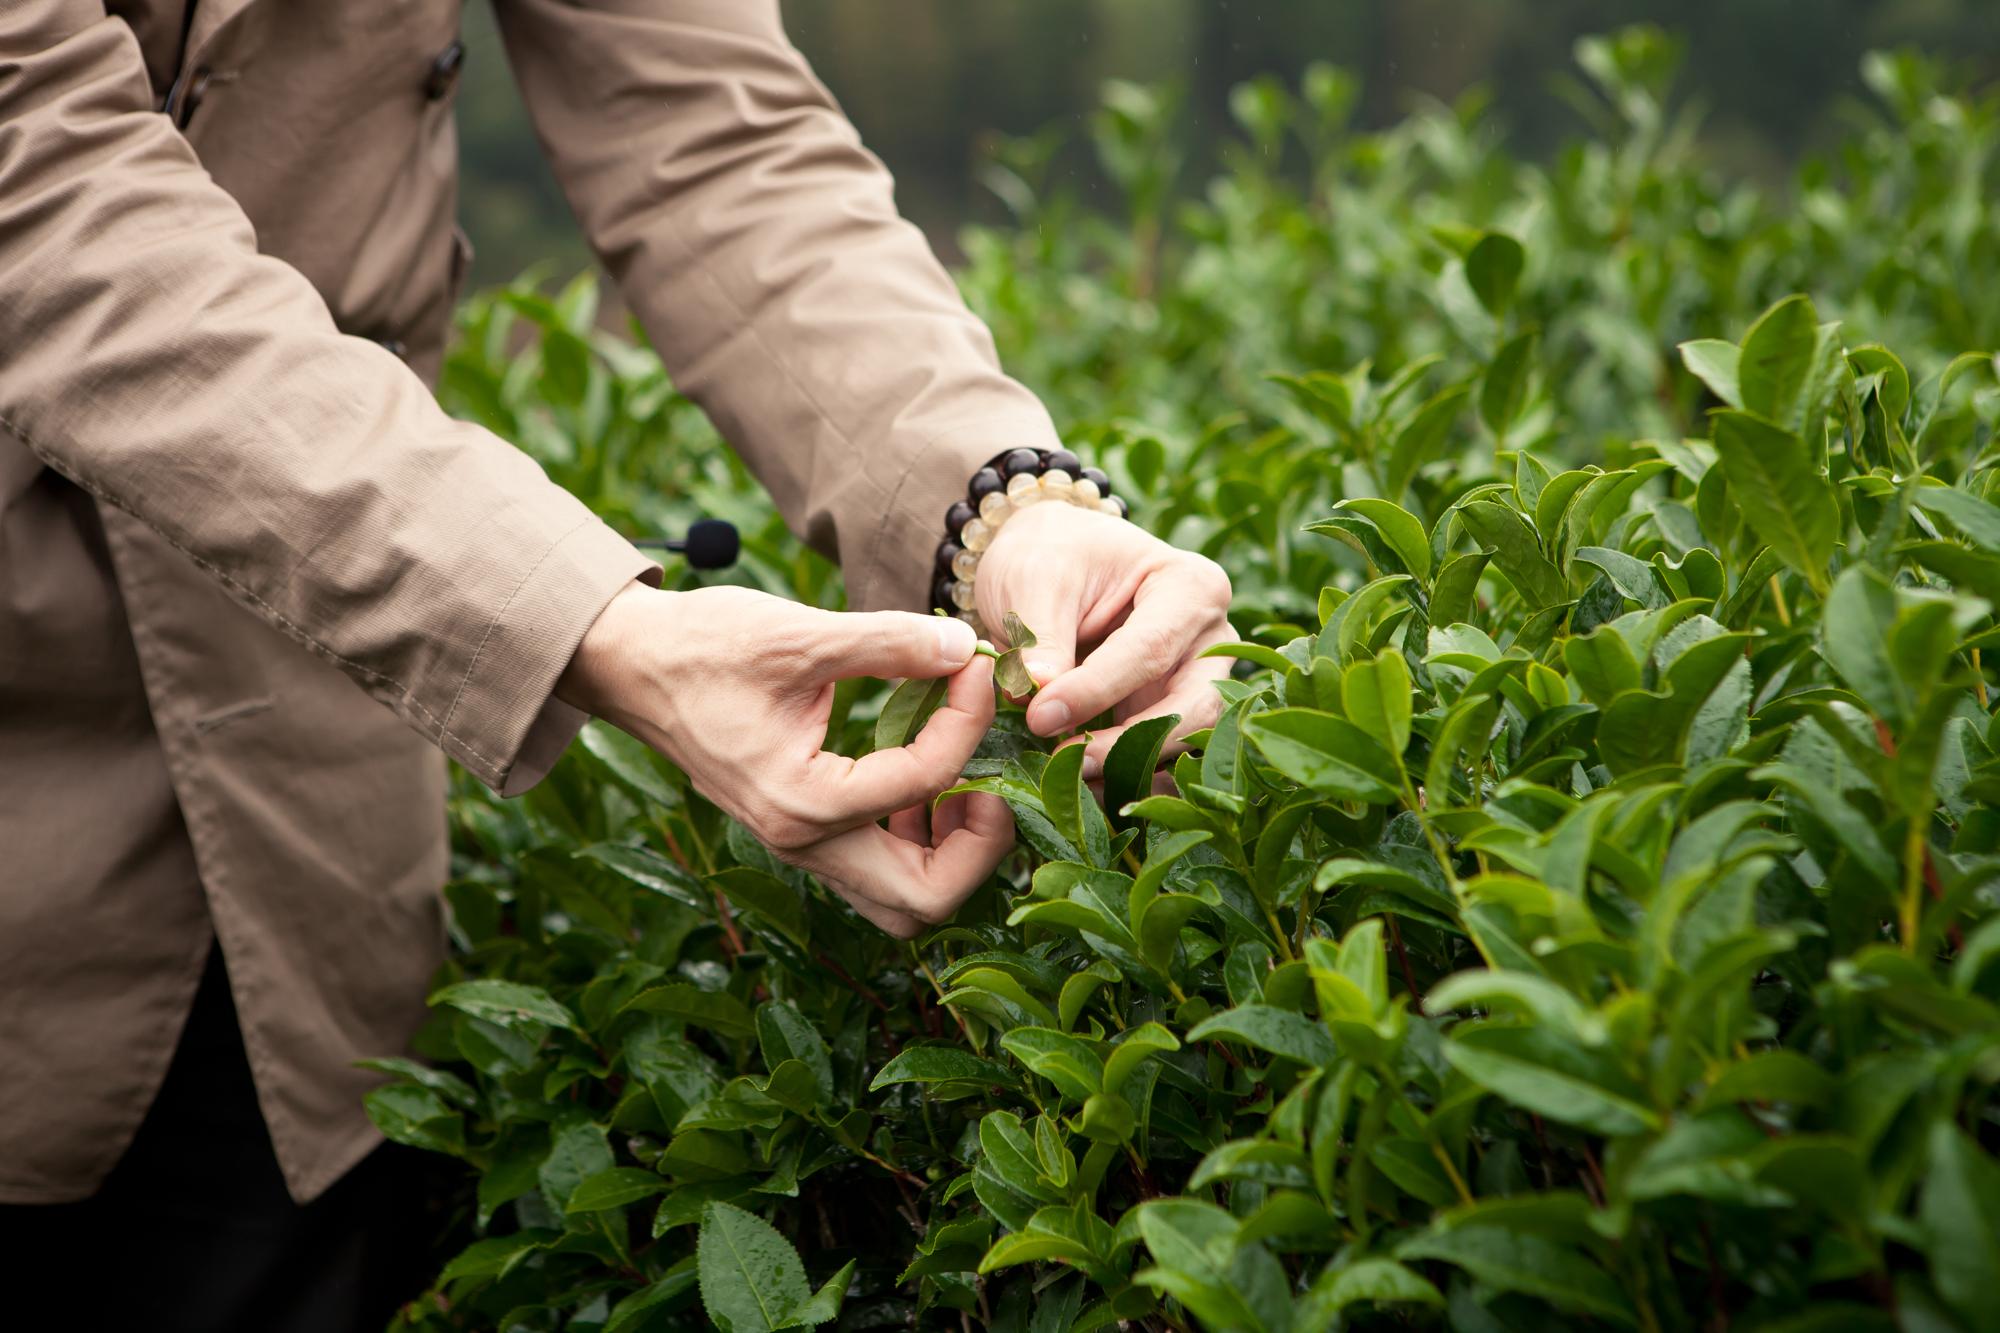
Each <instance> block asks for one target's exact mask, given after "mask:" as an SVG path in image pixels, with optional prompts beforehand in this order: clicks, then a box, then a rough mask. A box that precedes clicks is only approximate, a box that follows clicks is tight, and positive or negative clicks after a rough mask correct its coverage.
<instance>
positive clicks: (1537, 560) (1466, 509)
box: [1458, 500, 1569, 610]
mask: <svg viewBox="0 0 2000 1333" xmlns="http://www.w3.org/2000/svg"><path fill="white" fill-rule="evenodd" d="M1458 517H1459V521H1460V522H1461V523H1463V524H1465V527H1466V530H1467V531H1469V532H1470V533H1471V534H1472V537H1473V540H1475V541H1477V542H1478V543H1479V544H1480V545H1482V546H1486V547H1490V548H1492V551H1493V563H1494V564H1495V565H1497V566H1499V568H1500V572H1501V573H1502V574H1505V575H1506V576H1507V581H1508V582H1509V583H1511V584H1513V585H1514V590H1515V591H1516V592H1518V593H1520V594H1521V600H1522V601H1524V602H1526V603H1527V604H1528V606H1529V607H1530V608H1532V609H1535V610H1539V609H1541V608H1542V607H1545V606H1555V605H1557V604H1558V603H1560V602H1562V601H1564V600H1565V599H1567V598H1568V596H1569V585H1568V584H1567V583H1566V582H1565V581H1564V579H1563V576H1562V571H1561V570H1559V569H1557V568H1556V567H1555V566H1554V565H1552V564H1550V563H1549V558H1548V557H1547V556H1545V555H1543V554H1542V548H1541V543H1540V542H1539V541H1538V540H1537V539H1536V536H1535V529H1534V527H1533V526H1532V525H1531V524H1530V523H1529V522H1528V520H1527V519H1525V518H1523V517H1521V515H1520V514H1518V513H1516V512H1515V511H1514V510H1512V509H1510V508H1509V507H1508V506H1506V505H1504V504H1501V503H1499V502H1498V501H1494V500H1479V501H1475V502H1474V503H1472V504H1468V505H1465V506H1463V507H1461V508H1460V509H1459V511H1458Z"/></svg>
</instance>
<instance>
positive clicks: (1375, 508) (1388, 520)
mask: <svg viewBox="0 0 2000 1333" xmlns="http://www.w3.org/2000/svg"><path fill="white" fill-rule="evenodd" d="M1338 508H1341V509H1345V510H1349V511H1351V512H1353V513H1356V514H1359V515H1361V517H1363V518H1365V519H1367V520H1368V521H1369V522H1370V523H1373V524H1374V525H1375V530H1376V531H1377V532H1379V533H1381V534H1382V541H1383V542H1384V543H1385V544H1386V545H1387V546H1388V547H1389V549H1390V550H1392V551H1394V552H1395V553H1396V555H1397V557H1398V558H1399V559H1401V560H1402V562H1403V568H1402V571H1401V572H1402V573H1405V574H1409V575H1411V576H1412V577H1414V578H1415V579H1417V581H1418V582H1424V581H1426V580H1428V579H1429V578H1430V574H1431V539H1430V537H1429V536H1428V535H1427V534H1426V533H1425V532H1424V525H1423V524H1421V523H1419V522H1418V521H1417V520H1416V516H1415V515H1413V514H1411V513H1410V511H1409V510H1407V509H1405V508H1403V507H1402V506H1401V505H1399V504H1396V503H1394V502H1393V501H1390V500H1378V499H1374V498H1372V497H1363V498H1360V499H1353V500H1342V501H1341V502H1340V504H1339V506H1338ZM1383 572H1384V573H1387V574H1392V573H1396V572H1397V571H1395V570H1384V571H1383Z"/></svg>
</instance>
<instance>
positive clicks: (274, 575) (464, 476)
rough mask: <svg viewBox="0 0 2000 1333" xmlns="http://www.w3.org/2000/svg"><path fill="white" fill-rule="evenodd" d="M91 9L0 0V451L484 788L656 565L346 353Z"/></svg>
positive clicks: (364, 357) (114, 29)
mask: <svg viewBox="0 0 2000 1333" xmlns="http://www.w3.org/2000/svg"><path fill="white" fill-rule="evenodd" d="M151 103H152V95H151V90H150V85H149V83H148V80H147V77H146V73H145V69H144V67H143V64H142V61H141V57H140V52H139V49H138V46H137V43H136V42H135V40H134V38H133V36H132V32H131V30H130V29H129V28H128V27H127V26H126V25H125V24H124V23H123V22H120V21H116V20H113V19H110V18H108V17H107V16H106V13H105V9H104V6H103V3H102V0H4V3H0V448H10V447H15V446H13V445H10V444H8V443H6V441H5V438H4V437H5V436H8V435H11V436H13V437H15V438H16V439H17V440H18V441H20V442H21V444H24V445H25V446H26V447H27V448H29V449H31V450H32V451H34V453H35V454H36V455H37V456H39V457H40V458H41V460H42V461H43V462H44V463H46V464H47V465H48V466H49V467H51V468H54V469H55V470H56V471H58V472H60V473H62V474H63V475H64V476H66V477H68V478H70V479H71V480H72V481H74V482H75V483H76V484H78V485H80V486H82V487H85V488H86V489H88V490H89V491H90V492H91V493H92V494H94V495H95V496H97V497H98V499H99V500H100V501H101V502H104V503H108V504H112V505H116V506H118V507H120V508H122V509H126V510H129V511H130V512H132V513H133V514H134V515H136V516H137V517H138V518H139V519H141V520H142V521H143V522H145V523H146V524H147V525H148V526H150V527H151V528H153V529H154V530H155V531H157V532H158V533H160V534H161V536H163V537H164V538H165V539H166V540H167V541H168V542H169V543H171V544H172V545H173V546H175V547H176V548H178V549H179V550H180V551H182V552H184V553H185V554H186V555H187V556H188V558H189V559H191V560H193V561H194V562H195V563H196V564H198V565H199V566H201V567H202V568H203V569H204V570H206V571H207V572H208V573H209V574H210V575H211V576H213V577H214V578H215V579H216V580H217V581H218V582H219V583H221V584H222V585H223V586H224V587H226V588H227V589H228V590H229V591H230V592H231V593H232V594H233V595H234V596H235V597H236V598H237V599H238V600H239V601H241V602H242V603H243V604H244V605H245V606H247V607H249V608H251V609H252V610H253V611H255V612H256V614H258V615H259V616H261V617H263V619H265V620H266V621H268V622H269V623H270V624H272V625H274V626H276V627H277V628H278V629H280V630H282V631H283V632H284V633H286V634H288V635H290V636H292V637H293V638H294V639H296V640H297V641H299V642H300V643H302V644H304V645H305V646H306V647H308V648H309V649H310V650H311V651H313V652H315V653H317V654H319V655H320V656H321V657H324V658H326V659H327V660H329V661H331V662H333V663H335V664H337V665H338V666H340V667H341V668H342V669H343V670H344V671H346V672H347V673H348V674H349V675H350V676H351V677H353V679H354V680H355V681H357V682H358V683H359V684H360V685H361V686H362V687H363V688H364V689H366V690H368V691H369V692H370V693H371V694H373V695H374V696H375V697H376V698H378V699H379V700H381V701H382V702H383V703H385V704H387V705H388V706H390V707H391V708H393V709H394V710H395V711H396V712H397V713H398V714H399V715H401V716H402V717H403V718H404V719H405V720H406V721H408V722H409V724H410V725H411V726H413V727H415V728H416V729H417V730H418V731H419V732H421V733H422V734H424V735H425V736H427V737H429V738H430V739H431V740H433V741H435V742H436V743H437V744H439V745H440V746H442V747H443V748H444V749H445V750H446V751H447V752H448V753H450V754H451V755H452V756H454V757H455V758H457V759H458V760H459V761H460V762H461V763H463V764H465V766H466V767H467V768H469V769H471V770H472V771H473V772H474V773H476V774H478V776H479V777H480V778H482V779H483V780H485V781H486V782H488V783H490V784H492V785H493V786H495V787H498V788H501V789H502V790H503V791H508V792H512V791H516V790H519V789H521V788H522V787H524V786H526V785H528V784H529V783H531V782H532V781H534V780H535V779H536V778H538V777H540V776H541V773H542V772H544V771H546V769H547V767H548V766H549V764H551V763H553V761H554V758H555V756H556V755H557V754H558V753H560V751H561V749H562V746H563V745H564V744H565V743H566V742H567V741H568V739H569V737H570V736H571V735H573V734H574V732H575V730H576V728H577V726H578V725H580V723H581V721H582V719H581V716H580V715H579V714H577V713H575V712H574V710H571V709H568V708H566V707H565V706H563V705H561V704H560V703H557V702H555V701H554V700H553V699H552V697H551V691H552V690H553V687H554V682H555V680H556V678H557V676H558V675H559V674H560V673H561V671H562V669H563V667H564V665H565V664H566V663H567V662H568V660H569V658H570V656H571V654H572V653H573V652H574V650H575V647H576V644H577V643H578V641H579V640H580V639H581V638H582V635H583V632H584V630H585V629H586V628H588V626H589V624H590V622H591V621H592V620H593V619H595V618H596V615H597V613H598V612H599V611H600V610H601V609H602V608H603V606H604V604H605V603H606V602H607V601H609V600H610V598H611V597H612V595H613V594H614V593H615V592H616V591H617V590H618V589H620V588H621V587H623V586H625V585H626V584H627V583H628V582H630V581H631V580H632V579H633V578H634V577H638V576H642V575H644V574H646V572H647V571H649V570H651V569H652V565H651V562H649V561H648V560H647V559H646V558H645V557H643V556H642V555H640V554H639V552H638V551H636V550H635V549H634V548H633V547H632V546H631V545H629V544H628V543H626V542H625V541H623V540H622V539H620V538H619V537H617V536H616V535H615V534H614V533H612V532H611V531H610V530H609V529H608V528H607V527H605V526H604V525H603V524H602V523H600V522H598V521H597V519H595V518H594V517H593V516H592V515H591V514H590V513H589V511H588V510H586V509H585V508H584V507H583V506H582V505H581V504H579V503H578V502H577V501H576V500H575V499H574V498H572V497H571V496H569V495H568V494H567V493H565V492H564V491H563V490H562V489H561V488H560V487H558V486H556V485H555V484H554V483H553V482H551V481H549V480H548V479H547V477H546V476H544V475H543V473H542V472H541V470H540V469H539V468H538V467H537V466H536V464H535V463H534V462H533V461H532V460H531V459H529V458H528V457H527V456H526V455H525V454H522V453H521V452H520V451H519V450H517V449H514V448H513V447H512V446H510V445H508V444H507V443H506V442H505V441H503V440H500V439H498V438H496V437H494V436H492V435H490V434H488V433H486V432H485V431H482V430H480V429H478V428H476V427H474V426H470V425H466V424H463V423H460V422H457V421H454V420H452V419H450V418H449V417H447V416H446V415H445V414H444V413H443V412H442V411H441V410H440V409H439V408H438V407H437V405H436V403H435V402H434V400H432V398H431V396H430V394H429V393H428V392H427V391H426V389H425V388H424V386H423V384H422V383H421V382H420V381H419V380H418V379H417V377H416V376H415V375H414V374H412V373H411V372H410V371H409V370H408V369H407V368H405V367H404V366H403V365H402V364H401V363H400V362H399V361H397V360H396V359H395V358H394V357H393V356H391V355H389V354H388V353H387V352H385V351H383V350H381V349H380V348H378V347H376V346H375V345H374V344H372V343H369V342H367V341H365V340H362V339H358V338H350V337H345V336H343V335H341V334H340V333H339V332H338V331H337V330H336V329H335V328H334V325H333V321H332V318H331V316H330V315H329V314H328V312H327V310H326V307H325V305H324V303H323V302H322V301H321V300H320V298H319V296H318V295H317V293H316V292H315V291H314V290H313V288H312V286H311V284H309V283H308V282H307V281H306V280H305V278H303V277H302V276H300V275H299V274H298V273H297V272H296V271H295V270H293V269H291V268H290V267H289V266H287V265H285V264H282V263H279V262H277V261H275V260H272V259H269V258H266V257H263V256H260V255H259V254H258V253H257V244H256V238H255V236H254V234H253V233H252V230H251V227H250V224H249V222H248V221H247V219H246V218H245V217H244V216H243V213H242V211H241V210H240V209H239V208H238V207H237V205H236V204H235V202H234V201H233V200H232V199H231V198H230V197H229V196H228V195H227V194H225V193H224V192H223V191H222V190H221V189H220V188H219V187H218V186H216V185H215V184H214V183H213V182H212V181H211V180H210V179H209V177H208V176H207V175H206V173H204V172H203V170H202V168H201V166H200V164H199V163H198V162H197V160H196V159H195V157H194V154H193V152H192V151H191V150H190V148H189V147H188V145H187V143H186V141H185V140H184V139H183V138H182V137H181V136H180V135H179V133H178V132H176V131H175V130H174V128H173V127H172V126H171V125H170V124H169V122H168V120H167V118H166V117H165V116H162V115H159V114H157V113H156V112H155V111H154V110H153V108H152V104H151Z"/></svg>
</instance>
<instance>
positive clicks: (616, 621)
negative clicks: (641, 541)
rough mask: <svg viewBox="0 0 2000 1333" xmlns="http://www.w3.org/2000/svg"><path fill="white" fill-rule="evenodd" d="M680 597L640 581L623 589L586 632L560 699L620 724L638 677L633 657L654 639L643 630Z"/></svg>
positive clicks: (559, 684) (562, 679)
mask: <svg viewBox="0 0 2000 1333" xmlns="http://www.w3.org/2000/svg"><path fill="white" fill-rule="evenodd" d="M679 595H680V594H678V593H673V592H666V591H663V590H661V589H659V588H653V587H649V586H648V585H646V584H644V583H640V582H637V581H634V582H632V583H629V584H627V585H626V586H625V587H624V588H622V589H620V590H619V592H618V593H617V595H616V596H614V597H612V599H611V600H610V601H609V602H608V603H606V604H605V607H604V609H603V610H602V611H600V612H598V615H597V619H596V620H593V621H592V622H591V623H590V628H589V629H587V630H585V631H584V634H583V639H582V641H581V642H579V643H578V644H577V647H576V652H575V653H574V654H572V655H571V657H570V660H569V665H568V666H566V667H564V668H563V673H562V675H561V676H559V677H558V678H557V679H556V688H555V695H556V698H558V699H560V700H561V701H562V702H564V703H566V704H568V705H569V706H570V707H572V708H575V709H578V710H580V711H582V712H585V713H589V714H590V715H591V716H592V717H602V718H605V719H607V720H610V721H616V720H617V719H618V715H619V712H620V709H619V700H620V699H621V698H622V697H623V696H624V695H625V694H626V693H627V687H626V682H627V681H628V680H629V679H631V678H633V677H634V676H635V675H636V674H637V673H636V670H635V667H634V663H633V655H634V653H635V652H636V651H637V650H638V649H639V647H640V646H641V645H642V644H643V643H646V642H648V641H649V639H650V637H651V636H649V635H647V634H646V633H645V632H644V630H643V629H642V626H643V625H646V624H653V625H657V624H658V623H659V619H658V617H659V615H660V608H661V607H662V606H664V605H665V602H666V600H667V599H671V598H675V597H678V596H679Z"/></svg>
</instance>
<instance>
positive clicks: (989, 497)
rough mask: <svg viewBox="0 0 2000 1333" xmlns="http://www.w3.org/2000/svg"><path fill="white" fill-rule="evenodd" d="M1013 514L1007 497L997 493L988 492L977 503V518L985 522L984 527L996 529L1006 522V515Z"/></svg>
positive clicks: (1012, 507) (1012, 508)
mask: <svg viewBox="0 0 2000 1333" xmlns="http://www.w3.org/2000/svg"><path fill="white" fill-rule="evenodd" d="M1013 512H1014V506H1013V505H1012V504H1009V503H1008V501H1007V497H1006V496H1005V495H1004V494H1002V493H1001V492H999V491H988V492H987V493H986V495H985V497H984V498H982V499H981V500H980V502H979V517H981V518H982V519H985V520H986V526H987V527H989V528H997V527H999V526H1000V525H1001V524H1002V523H1005V522H1006V521H1007V515H1009V514H1011V513H1013Z"/></svg>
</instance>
